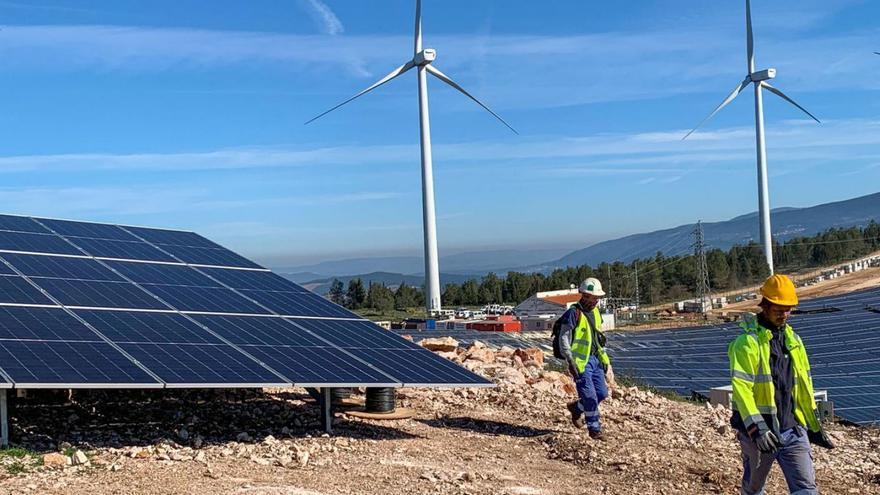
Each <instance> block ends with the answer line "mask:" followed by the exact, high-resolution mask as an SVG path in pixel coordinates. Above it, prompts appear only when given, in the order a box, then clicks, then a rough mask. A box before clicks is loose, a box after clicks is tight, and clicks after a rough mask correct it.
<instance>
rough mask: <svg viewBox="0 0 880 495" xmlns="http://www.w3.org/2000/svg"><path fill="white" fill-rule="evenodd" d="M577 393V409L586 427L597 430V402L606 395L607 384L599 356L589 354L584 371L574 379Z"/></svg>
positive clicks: (598, 428)
mask: <svg viewBox="0 0 880 495" xmlns="http://www.w3.org/2000/svg"><path fill="white" fill-rule="evenodd" d="M574 385H575V387H576V388H577V393H578V409H580V411H581V412H582V413H584V419H585V420H586V422H587V429H588V430H590V431H599V430H601V428H602V427H601V426H600V425H599V403H600V402H602V401H603V400H605V398H606V397H608V386H607V385H605V370H603V369H602V366H601V365H600V364H599V358H597V357H596V356H590V359H589V360H588V361H587V365H586V366H585V367H584V372H583V373H581V376H579V377H578V379H577V380H575V381H574Z"/></svg>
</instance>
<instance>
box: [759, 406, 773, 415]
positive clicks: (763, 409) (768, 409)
mask: <svg viewBox="0 0 880 495" xmlns="http://www.w3.org/2000/svg"><path fill="white" fill-rule="evenodd" d="M758 411H759V412H760V413H761V414H776V406H761V405H759V406H758Z"/></svg>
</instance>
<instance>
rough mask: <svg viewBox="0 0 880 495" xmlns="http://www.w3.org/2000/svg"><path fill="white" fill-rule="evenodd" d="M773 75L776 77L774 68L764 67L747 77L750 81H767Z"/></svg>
mask: <svg viewBox="0 0 880 495" xmlns="http://www.w3.org/2000/svg"><path fill="white" fill-rule="evenodd" d="M774 77H776V69H764V70H759V71H757V72H752V73H751V74H749V79H751V81H752V82H761V81H767V80H770V79H773V78H774Z"/></svg>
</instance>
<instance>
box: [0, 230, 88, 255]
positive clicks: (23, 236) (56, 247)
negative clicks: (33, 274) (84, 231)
mask: <svg viewBox="0 0 880 495" xmlns="http://www.w3.org/2000/svg"><path fill="white" fill-rule="evenodd" d="M0 249H3V250H6V251H26V252H31V253H52V254H78V255H80V256H82V254H83V253H82V251H80V250H79V249H77V248H75V247H73V246H72V245H71V244H70V243H69V242H67V241H65V240H64V239H62V238H60V237H58V236H56V235H54V234H29V233H25V232H3V235H0Z"/></svg>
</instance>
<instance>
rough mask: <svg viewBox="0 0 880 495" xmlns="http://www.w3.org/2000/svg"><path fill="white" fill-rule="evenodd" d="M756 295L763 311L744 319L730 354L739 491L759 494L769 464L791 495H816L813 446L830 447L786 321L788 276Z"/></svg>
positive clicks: (790, 291) (791, 302)
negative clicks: (739, 461) (779, 473)
mask: <svg viewBox="0 0 880 495" xmlns="http://www.w3.org/2000/svg"><path fill="white" fill-rule="evenodd" d="M761 295H762V296H763V297H762V299H761V303H760V308H761V312H760V313H759V314H758V315H752V314H749V315H748V316H747V317H746V318H744V319H743V322H742V324H741V325H740V326H741V327H742V329H743V333H742V334H741V335H740V336H739V337H737V338H736V339H735V340H734V341H733V342H731V343H730V346H729V347H728V350H727V354H728V357H729V358H730V377H731V378H730V380H731V383H732V385H733V405H734V407H733V416H732V417H731V425H732V426H733V427H734V428H735V429H736V430H737V439H738V440H739V444H740V447H741V448H742V460H743V478H742V487H741V488H742V489H741V493H742V494H745V495H753V494H761V493H764V483H765V482H766V481H767V476H768V475H769V474H770V468H771V467H772V466H773V461H776V462H778V463H779V467H780V468H782V473H783V475H784V476H785V481H786V483H787V484H788V490H789V491H790V492H791V493H798V494H814V493H819V492H818V490H817V488H816V472H815V469H814V468H813V458H812V456H811V452H810V443H813V444H816V445H819V446H821V447H824V448H827V449H832V448H834V444H833V443H832V442H831V439H830V438H828V435H827V434H826V433H825V431H824V430H823V429H822V426H821V424H820V423H819V418H818V414H817V412H816V401H815V399H814V397H813V380H812V378H811V377H810V363H809V360H808V359H807V351H806V349H805V347H804V343H803V341H802V340H801V338H800V336H798V334H796V333H794V331H793V330H792V329H791V326H789V325H788V323H787V320H788V317H789V315H791V310H792V309H793V308H794V307H795V306H797V304H798V298H797V292H796V291H795V288H794V284H793V283H792V281H791V279H789V278H788V277H786V276H785V275H773V276H771V277H769V278H768V279H767V281H766V282H764V285H763V287H761Z"/></svg>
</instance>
